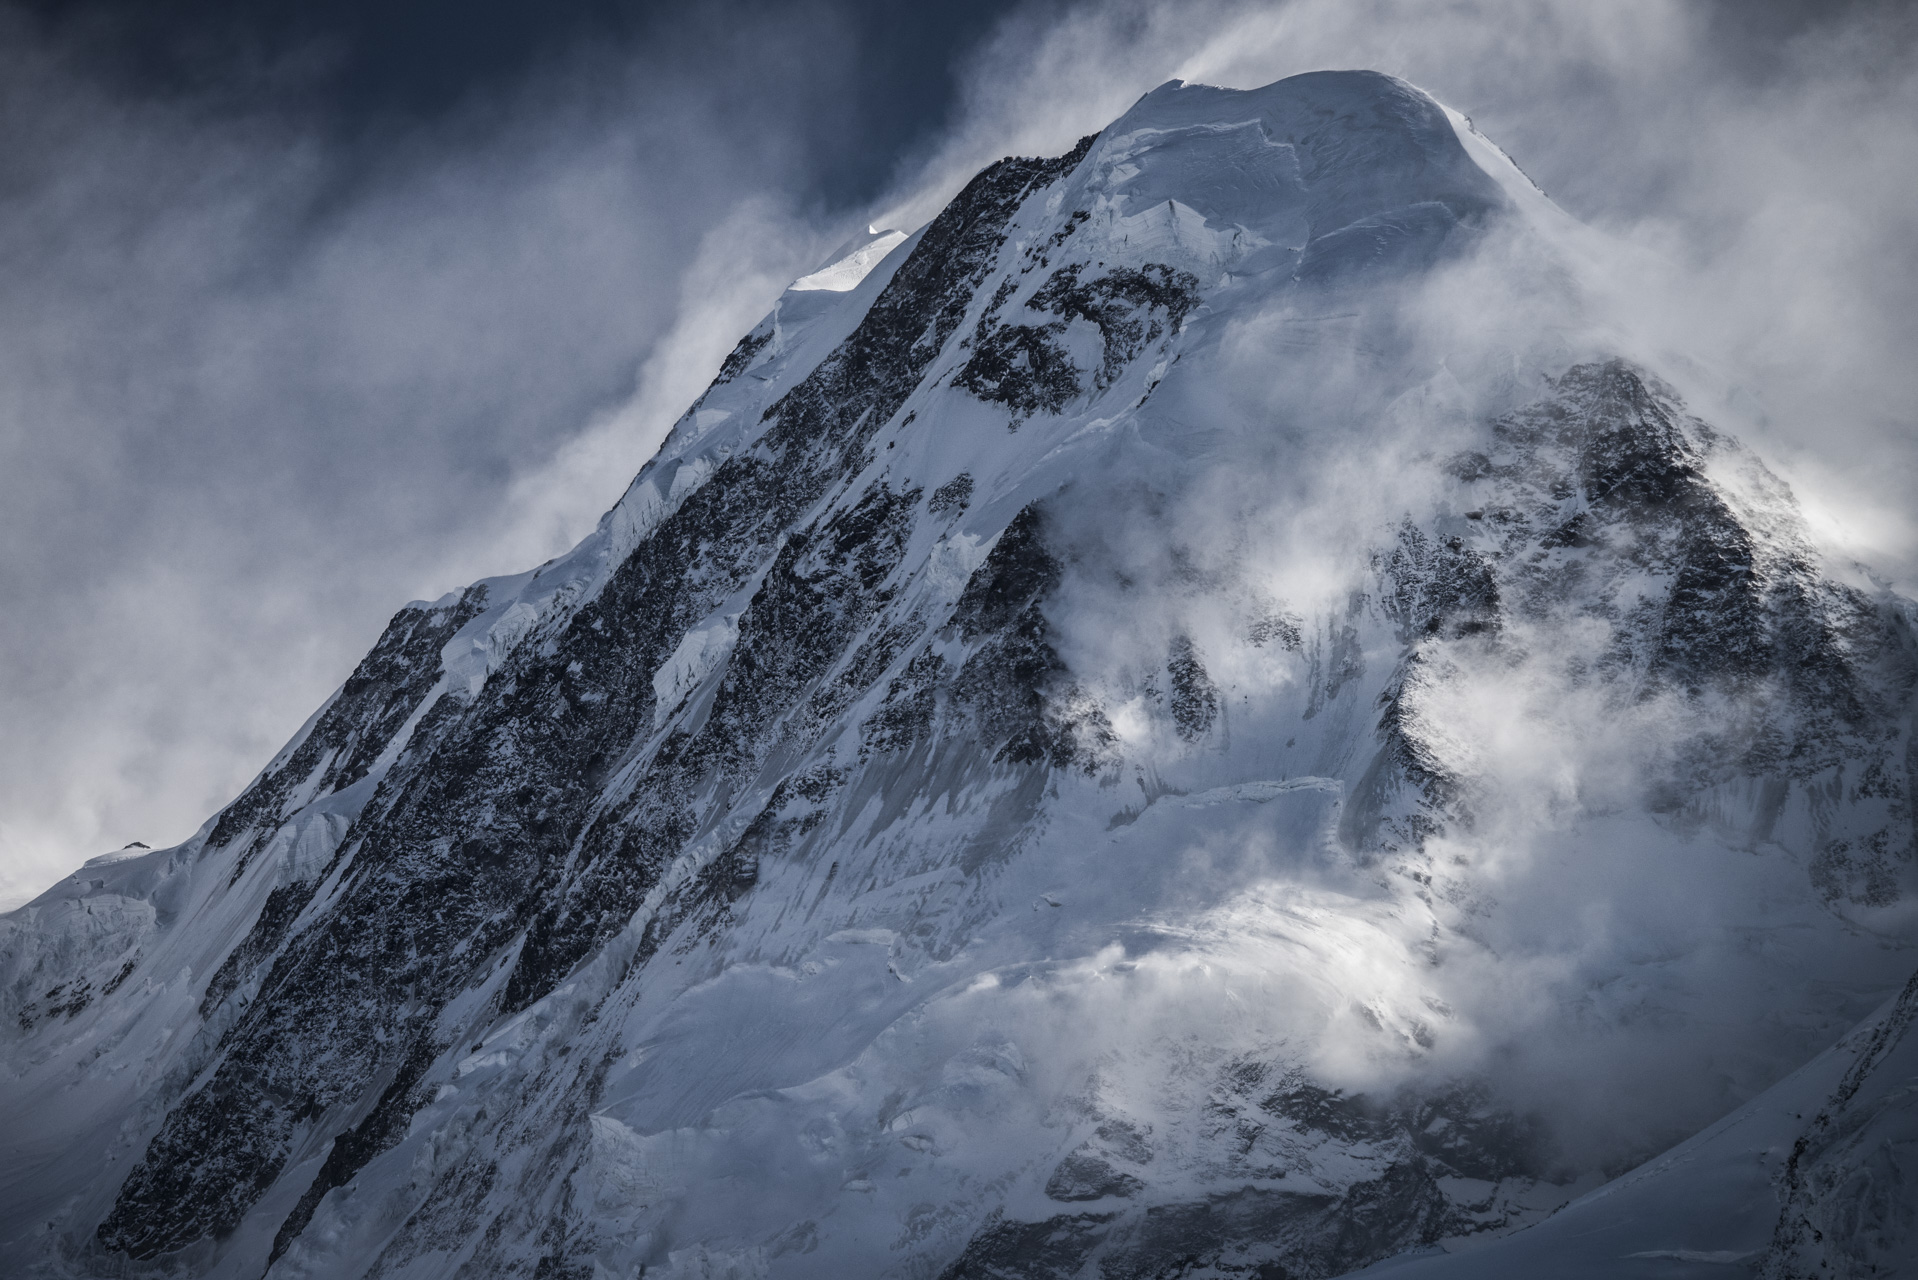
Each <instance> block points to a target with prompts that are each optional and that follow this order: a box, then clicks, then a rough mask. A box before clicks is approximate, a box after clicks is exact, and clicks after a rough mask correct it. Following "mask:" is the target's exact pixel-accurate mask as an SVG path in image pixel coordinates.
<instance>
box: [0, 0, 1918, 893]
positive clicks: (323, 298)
mask: <svg viewBox="0 0 1918 1280" xmlns="http://www.w3.org/2000/svg"><path fill="white" fill-rule="evenodd" d="M1915 10H1918V6H1911V5H1908V4H1894V3H1882V2H1868V0H1860V2H1856V3H1814V2H1810V0H1710V2H1706V0H1607V3H1605V4H1603V5H1593V4H1591V3H1590V2H1589V0H1076V2H1075V0H975V2H972V3H937V2H922V3H913V4H888V3H880V2H879V0H810V2H808V0H798V2H796V3H751V2H746V0H725V2H721V3H680V4H675V5H665V4H650V3H620V2H616V0H549V2H547V3H541V4H531V3H526V4H513V3H501V2H499V0H476V2H467V3H452V2H451V0H432V2H430V3H421V2H418V0H387V2H386V3H373V2H372V0H337V2H334V3H326V4H319V3H313V4H293V3H286V2H284V0H252V2H248V0H92V2H87V3H56V2H53V0H12V2H11V3H9V0H0V280H4V281H5V287H4V288H0V600H4V601H5V602H6V607H5V608H4V609H0V730H4V732H0V907H4V906H7V905H11V904H13V903H16V902H19V901H21V900H23V899H24V898H25V897H27V896H29V895H30V893H31V892H32V891H34V890H37V888H39V887H40V886H43V885H45V884H47V883H50V882H51V881H52V880H54V879H55V878H57V877H58V876H59V875H60V874H63V873H64V871H65V870H66V869H68V868H70V867H72V866H73V865H75V864H77V863H78V862H80V861H81V860H83V859H85V858H86V857H89V856H92V855H94V854H97V853H101V852H104V851H107V850H109V849H113V848H117V847H118V846H120V845H121V844H124V843H125V842H127V841H129V840H133V839H140V840H144V841H146V842H148V843H149V844H154V845H160V844H164V843H172V842H175V841H179V840H181V839H184V838H185V837H186V836H188V835H189V834H190V833H191V831H192V830H193V828H194V826H195V825H197V824H198V823H199V821H200V820H201V819H202V818H204V817H205V816H207V815H208V814H210V813H211V812H212V811H213V810H214V809H215V808H216V807H217V806H218V805H220V804H221V803H223V802H224V801H225V800H227V799H229V798H230V797H231V796H232V795H233V794H234V793H235V792H236V791H237V790H238V789H239V788H240V787H241V786H243V785H244V783H245V781H246V780H247V778H248V777H249V776H251V775H252V774H253V773H254V772H255V771H256V770H257V769H258V768H259V767H260V765H261V764H262V763H263V762H264V761H265V760H266V759H267V758H268V757H269V756H270V755H271V754H272V752H273V751H274V750H275V749H276V748H277V747H278V746H279V745H280V743H282V742H283V741H285V739H286V738H287V736H288V735H289V734H291V733H292V732H293V731H294V730H295V729H296V728H297V727H298V726H299V724H300V722H301V721H302V720H303V719H304V718H305V717H306V715H307V714H308V713H309V712H310V711H311V710H312V709H313V708H314V707H315V706H317V705H318V704H319V702H320V701H321V700H322V699H323V698H324V697H325V696H326V694H327V692H328V691H329V690H331V689H332V688H334V687H336V686H337V685H338V683H339V682H340V680H341V679H343V678H344V676H345V675H346V674H347V672H348V671H350V670H351V667H352V665H353V663H354V661H355V660H356V659H357V657H358V656H359V655H360V654H361V653H362V652H364V651H365V649H366V648H367V647H368V646H369V645H370V644H371V643H372V641H373V640H374V639H375V638H377V636H378V634H379V631H380V629H381V627H382V626H383V624H384V622H385V620H386V619H387V618H388V617H389V616H390V615H391V614H392V612H393V611H394V610H395V609H396V608H397V607H398V606H399V605H401V604H403V603H404V602H405V601H407V600H408V599H410V598H414V597H431V596H436V595H438V594H440V593H441V592H444V591H446V590H449V589H451V588H454V587H457V586H459V585H462V584H463V583H466V582H468V581H471V580H472V579H474V578H477V577H480V576H484V575H487V574H495V573H504V572H513V571H516V570H519V569H523V568H526V567H529V566H530V565H532V564H535V563H537V562H538V561H539V560H541V559H543V558H545V557H547V556H550V555H553V554H556V553H557V552H558V551H560V550H563V549H564V548H565V547H566V546H568V545H570V543H571V542H572V541H574V540H576V539H577V538H578V537H579V536H581V535H582V534H583V533H584V532H586V531H587V530H588V529H590V528H591V526H592V524H593V522H594V520H595V519H596V518H597V517H598V515H599V514H600V512H602V511H603V510H604V509H605V508H606V507H607V506H608V505H609V504H610V503H611V502H612V501H613V500H614V499H616V498H617V497H618V495H619V492H620V490H621V488H622V487H623V485H624V482H625V480H626V479H627V478H629V477H630V476H631V475H632V473H633V472H634V471H635V470H636V469H637V468H638V466H639V465H640V464H641V463H642V462H643V461H644V460H645V458H646V456H647V455H648V453H649V452H650V450H651V449H652V448H654V447H655V446H656V443H657V440H658V439H659V437H660V434H661V433H662V432H663V430H664V429H665V427H666V425H668V424H670V423H671V421H672V420H673V419H674V418H675V417H676V416H677V415H678V413H679V412H680V411H681V410H682V409H683V408H684V406H685V405H686V403H687V402H688V401H690V399H691V398H692V397H693V396H694V395H696V394H697V392H698V390H699V388H700V387H701V386H702V385H703V384H704V382H705V381H706V380H707V379H708V378H710V376H711V373H712V371H713V370H714V369H716V368H717V365H718V362H719V360H720V359H721V358H722V357H723V355H724V353H725V352H726V350H727V349H728V348H729V347H730V346H731V344H732V343H733V341H734V340H735V339H736V338H737V336H738V335H739V334H740V333H741V332H743V331H744V330H745V329H747V328H749V327H750V326H751V325H752V324H753V323H754V322H755V321H756V320H757V318H758V317H759V316H760V315H761V314H763V313H764V311H765V309H766V307H767V306H769V305H770V304H771V302H772V301H773V299H774V298H776V297H777V295H778V293H779V291H780V289H781V288H782V287H783V286H784V285H785V283H786V282H788V281H789V280H791V279H792V278H793V277H794V276H795V275H798V274H801V273H803V272H804V271H806V270H809V269H811V268H812V267H813V266H816V265H818V264H819V258H820V255H821V254H823V253H824V252H825V251H826V250H828V249H830V248H831V247H832V246H833V245H834V244H836V243H838V242H840V241H841V240H843V239H844V238H845V237H846V236H847V235H848V234H849V233H850V232H852V231H853V230H856V229H858V228H860V227H861V226H863V225H864V224H865V223H866V222H867V221H868V220H871V219H878V220H883V221H892V222H894V223H896V224H898V225H905V226H910V225H914V224H916V223H917V222H918V221H920V220H923V219H924V218H927V217H930V216H931V214H932V212H934V211H935V210H936V209H937V207H938V206H939V204H940V203H942V201H943V200H944V199H945V198H946V197H947V196H949V195H950V193H951V192H952V191H954V190H956V189H957V187H958V186H959V185H960V184H961V183H962V182H963V181H964V179H965V178H966V177H968V176H969V175H970V174H971V173H972V172H974V171H976V170H977V168H978V167H980V166H981V165H982V164H984V163H986V162H989V161H990V160H992V159H994V158H996V157H998V156H1002V155H1006V154H1012V153H1022V154H1041V153H1053V154H1056V153H1058V152H1060V151H1063V150H1065V149H1066V148H1068V147H1069V146H1070V145H1071V143H1072V142H1073V140H1075V139H1076V138H1077V137H1079V136H1080V135H1082V134H1084V133H1086V132H1089V131H1091V130H1094V129H1097V128H1099V127H1101V126H1102V125H1104V124H1105V123H1107V122H1108V121H1109V120H1111V119H1112V118H1113V117H1115V116H1116V115H1117V114H1119V112H1121V111H1122V110H1124V108H1125V107H1126V106H1128V105H1129V104H1130V103H1131V102H1132V101H1134V100H1136V98H1137V97H1138V96H1139V95H1140V94H1141V93H1142V92H1145V91H1146V90H1149V89H1151V88H1152V87H1154V86H1156V85H1157V84H1159V83H1162V82H1163V81H1164V80H1166V79H1168V78H1171V77H1173V76H1181V77H1186V78H1192V79H1197V80H1205V81H1209V82H1212V83H1221V84H1229V85H1237V86H1241V87H1246V86H1251V85H1256V84H1262V83H1265V82H1267V81H1270V80H1273V79H1277V78H1279V77H1281V76H1283V75H1288V74H1293V73H1295V72H1298V71H1305V70H1311V69H1315V68H1321V67H1352V66H1369V67H1376V68H1378V69H1381V70H1385V71H1389V72H1392V73H1394V74H1399V75H1402V76H1405V77H1406V78H1408V79H1410V80H1412V81H1413V82H1414V83H1416V84H1419V85H1420V86H1421V87H1423V88H1426V89H1428V90H1429V91H1431V92H1432V93H1434V94H1435V95H1437V96H1438V97H1440V98H1441V99H1442V100H1444V101H1446V102H1447V103H1448V104H1450V105H1452V106H1454V107H1456V108H1458V109H1460V110H1462V111H1465V112H1466V113H1468V114H1470V115H1471V116H1472V117H1473V119H1474V120H1475V122H1476V123H1477V124H1478V126H1479V127H1480V128H1481V129H1483V130H1484V131H1485V132H1487V133H1488V134H1489V135H1490V136H1491V137H1493V138H1494V139H1495V140H1496V141H1498V142H1499V143H1500V145H1502V146H1503V147H1504V148H1505V149H1506V150H1507V151H1508V152H1509V153H1511V154H1512V155H1513V156H1514V157H1515V158H1516V159H1517V160H1518V161H1519V163H1520V164H1521V165H1522V166H1523V167H1524V168H1525V170H1526V172H1527V173H1529V174H1530V175H1531V176H1532V177H1533V178H1534V179H1536V180H1537V181H1539V182H1540V183H1541V185H1543V186H1544V187H1545V188H1546V190H1547V191H1549V192H1550V193H1551V194H1552V196H1553V197H1554V198H1555V199H1556V200H1558V201H1559V203H1560V204H1561V205H1563V206H1564V207H1565V208H1566V209H1567V210H1568V211H1570V212H1571V213H1572V214H1574V215H1575V216H1576V217H1578V218H1580V219H1583V220H1585V221H1586V222H1588V223H1590V224H1592V225H1594V226H1595V227H1597V228H1599V229H1601V230H1602V231H1603V232H1604V233H1605V234H1606V235H1608V236H1610V237H1613V238H1614V239H1615V240H1616V241H1617V242H1619V243H1621V244H1626V245H1630V246H1634V247H1636V248H1637V249H1639V250H1642V251H1643V254H1644V255H1645V259H1644V260H1645V261H1647V262H1651V263H1653V264H1654V266H1653V268H1652V270H1653V273H1654V274H1655V275H1659V276H1661V277H1663V278H1662V279H1661V280H1660V281H1659V282H1658V288H1657V289H1656V290H1655V291H1654V292H1655V293H1656V297H1657V298H1658V299H1659V302H1658V305H1657V307H1656V308H1654V309H1653V311H1655V312H1656V314H1653V313H1650V312H1648V313H1647V317H1646V323H1647V324H1648V325H1649V326H1651V327H1652V328H1654V329H1657V330H1659V332H1660V333H1661V335H1663V336H1667V337H1669V339H1670V341H1671V342H1672V343H1674V344H1675V345H1677V346H1682V347H1684V348H1686V349H1688V350H1689V349H1694V348H1696V349H1698V350H1700V351H1703V352H1705V353H1706V354H1707V355H1708V356H1709V358H1710V359H1711V360H1713V361H1716V362H1717V363H1718V364H1719V365H1722V366H1723V367H1724V368H1725V369H1727V370H1728V371H1730V372H1729V373H1728V376H1732V375H1734V374H1735V375H1736V376H1738V377H1739V378H1742V379H1744V380H1745V381H1746V382H1748V383H1749V386H1750V389H1751V393H1752V403H1753V404H1754V405H1758V406H1761V408H1759V409H1755V410H1754V419H1753V420H1754V423H1755V424H1756V425H1755V426H1754V427H1753V430H1755V431H1757V432H1759V433H1760V435H1761V436H1763V437H1764V438H1762V439H1758V440H1757V443H1760V444H1761V445H1763V446H1764V447H1766V448H1767V449H1768V450H1769V451H1770V452H1769V456H1771V457H1772V458H1773V460H1774V461H1775V462H1778V463H1779V464H1780V465H1783V466H1785V467H1786V470H1787V471H1788V473H1789V474H1790V475H1791V476H1792V479H1793V482H1794V484H1796V485H1798V487H1799V490H1800V492H1801V493H1802V494H1804V495H1806V496H1807V498H1808V501H1810V502H1811V504H1812V505H1813V507H1814V508H1815V512H1814V514H1818V513H1820V512H1822V513H1824V515H1826V516H1829V517H1830V519H1829V520H1828V521H1827V524H1828V525H1829V526H1830V527H1831V528H1833V529H1838V526H1840V525H1842V526H1843V528H1842V529H1839V532H1841V533H1843V534H1844V536H1845V537H1847V538H1849V539H1850V540H1851V541H1850V543H1848V544H1847V545H1852V546H1855V547H1857V548H1859V549H1860V553H1861V554H1864V555H1865V556H1866V558H1867V559H1870V560H1871V561H1872V563H1874V564H1876V565H1878V566H1880V567H1881V568H1883V569H1885V570H1886V571H1887V572H1889V573H1891V575H1892V576H1893V577H1894V578H1896V579H1897V580H1899V581H1901V582H1904V583H1906V584H1907V586H1908V587H1909V586H1910V585H1911V584H1912V583H1914V582H1918V571H1914V568H1913V566H1914V565H1918V525H1915V524H1914V520H1913V518H1912V515H1911V512H1912V508H1911V504H1910V502H1909V494H1910V492H1912V491H1914V490H1915V489H1918V461H1915V460H1914V450H1913V443H1912V442H1913V440H1914V439H1918V429H1914V425H1913V420H1912V415H1911V410H1910V406H1911V405H1912V404H1914V403H1918V372H1915V371H1914V370H1913V362H1911V361H1910V359H1909V350H1910V346H1911V342H1912V337H1913V334H1914V332H1918V258H1915V257H1914V255H1918V212H1915V211H1914V205H1913V202H1912V200H1911V199H1910V194H1909V193H1910V191H1911V190H1913V189H1918V129H1914V127H1913V125H1912V121H1913V120H1914V119H1918V60H1915V59H1914V58H1913V56H1912V49H1913V39H1912V37H1913V31H1914V21H1913V14H1914V11H1915ZM1619 287H1620V288H1621V289H1625V288H1629V287H1631V286H1630V285H1629V283H1628V282H1627V281H1626V280H1625V278H1624V277H1622V276H1621V278H1620V282H1619ZM1648 296H1651V295H1649V294H1648ZM1766 433H1769V434H1766Z"/></svg>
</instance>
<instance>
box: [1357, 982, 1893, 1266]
mask: <svg viewBox="0 0 1918 1280" xmlns="http://www.w3.org/2000/svg"><path fill="white" fill-rule="evenodd" d="M1915 1023H1918V975H1914V977H1913V978H1912V979H1911V981H1910V982H1908V983H1906V985H1905V988H1904V990H1903V991H1902V992H1900V993H1899V995H1898V996H1897V997H1896V998H1894V999H1892V1000H1889V1001H1887V1002H1886V1004H1885V1007H1883V1008H1881V1009H1879V1010H1878V1011H1877V1013H1876V1014H1875V1015H1873V1016H1872V1017H1871V1018H1869V1019H1867V1020H1866V1021H1865V1022H1864V1023H1863V1024H1862V1025H1861V1026H1859V1027H1858V1028H1856V1029H1855V1030H1853V1031H1852V1032H1851V1034H1849V1035H1847V1036H1845V1037H1844V1039H1842V1040H1841V1041H1839V1042H1838V1043H1837V1044H1836V1045H1833V1046H1832V1047H1831V1048H1830V1049H1828V1050H1826V1051H1825V1052H1824V1053H1821V1054H1819V1055H1818V1057H1816V1058H1815V1059H1813V1060H1812V1061H1811V1062H1809V1063H1807V1064H1806V1065H1805V1066H1804V1067H1802V1068H1800V1069H1799V1070H1797V1071H1795V1072H1793V1073H1792V1074H1791V1075H1790V1076H1788V1077H1787V1078H1786V1079H1784V1080H1782V1081H1780V1082H1779V1083H1778V1084H1776V1085H1774V1086H1772V1087H1771V1088H1770V1089H1767V1090H1766V1091H1765V1092H1764V1093H1763V1094H1762V1095H1760V1096H1759V1097H1758V1098H1755V1099H1753V1100H1752V1101H1751V1102H1749V1103H1747V1104H1746V1105H1745V1106H1743V1107H1740V1108H1739V1109H1738V1110H1737V1111H1735V1112H1733V1113H1732V1114H1731V1115H1729V1116H1726V1117H1725V1118H1724V1119H1723V1120H1720V1121H1719V1122H1718V1123H1716V1124H1714V1125H1712V1126H1711V1127H1710V1128H1709V1129H1707V1130H1706V1131H1705V1132H1703V1133H1701V1134H1699V1135H1698V1136H1696V1137H1694V1138H1692V1139H1691V1140H1689V1141H1687V1142H1684V1143H1681V1144H1680V1145H1679V1146H1678V1147H1676V1148H1674V1149H1673V1150H1672V1151H1669V1152H1667V1153H1666V1154H1665V1155H1663V1156H1661V1157H1659V1158H1658V1159H1656V1160H1652V1161H1648V1162H1647V1163H1646V1164H1645V1165H1643V1166H1642V1167H1640V1168H1638V1169H1635V1170H1633V1171H1632V1172H1631V1173H1630V1174H1628V1175H1627V1176H1625V1177H1623V1178H1620V1179H1618V1180H1617V1181H1615V1182H1613V1183H1610V1184H1608V1185H1606V1186H1604V1187H1602V1188H1600V1189H1599V1190H1597V1191H1595V1192H1593V1193H1591V1194H1590V1195H1588V1196H1585V1197H1583V1198H1582V1199H1580V1200H1578V1201H1577V1202H1576V1203H1574V1204H1572V1205H1570V1206H1568V1207H1567V1208H1566V1209H1565V1211H1564V1212H1562V1213H1560V1214H1557V1215H1555V1216H1554V1217H1552V1218H1551V1219H1550V1220H1549V1221H1547V1222H1545V1223H1542V1224H1541V1225H1539V1226H1537V1227H1534V1228H1532V1229H1530V1230H1527V1231H1523V1232H1520V1233H1518V1234H1517V1235H1514V1236H1512V1237H1510V1238H1508V1239H1505V1240H1501V1241H1499V1242H1497V1243H1494V1244H1490V1245H1488V1246H1487V1247H1485V1248H1483V1249H1478V1250H1474V1251H1472V1252H1470V1253H1467V1254H1465V1255H1464V1256H1450V1257H1448V1256H1445V1255H1444V1254H1443V1253H1442V1252H1441V1251H1439V1250H1436V1249H1433V1250H1424V1251H1420V1253H1419V1254H1417V1255H1412V1256H1406V1257H1402V1258H1398V1259H1394V1260H1392V1261H1390V1262H1385V1263H1381V1264H1379V1266H1377V1267H1376V1268H1372V1269H1368V1270H1367V1271H1366V1272H1365V1273H1364V1274H1366V1275H1368V1276H1369V1275H1379V1276H1390V1277H1392V1280H1452V1278H1454V1277H1456V1278H1457V1280H1531V1277H1535V1276H1541V1275H1552V1276H1563V1277H1565V1278H1566V1280H1583V1278H1584V1277H1592V1280H1613V1278H1614V1277H1636V1276H1645V1277H1652V1276H1657V1277H1664V1278H1668V1280H1691V1278H1692V1277H1698V1278H1699V1280H1712V1278H1714V1277H1723V1276H1726V1275H1740V1274H1743V1275H1760V1276H1764V1277H1766V1278H1767V1280H1809V1277H1812V1276H1907V1275H1910V1274H1912V1269H1913V1266H1914V1258H1915V1255H1914V1254H1913V1252H1912V1248H1911V1242H1912V1241H1913V1239H1918V1194H1914V1191H1918V1185H1915V1184H1914V1173H1918V1163H1915V1161H1914V1157H1918V1109H1915V1108H1914V1106H1913V1101H1912V1096H1911V1095H1912V1091H1913V1084H1914V1082H1918V1034H1914V1033H1913V1026H1914V1024H1915Z"/></svg>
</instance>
